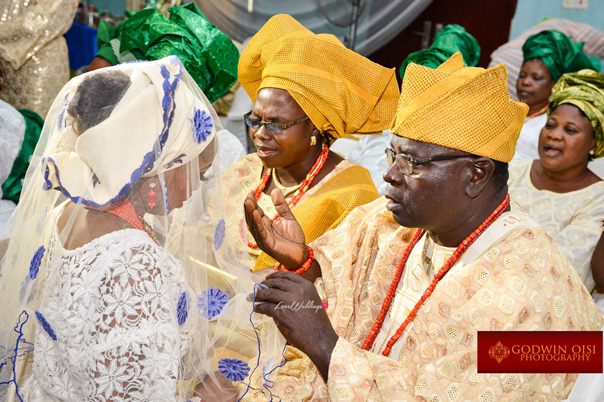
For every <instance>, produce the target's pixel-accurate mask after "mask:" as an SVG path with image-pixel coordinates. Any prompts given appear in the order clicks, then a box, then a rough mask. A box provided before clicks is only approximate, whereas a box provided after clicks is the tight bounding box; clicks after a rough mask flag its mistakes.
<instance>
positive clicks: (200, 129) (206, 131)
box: [193, 109, 214, 144]
mask: <svg viewBox="0 0 604 402" xmlns="http://www.w3.org/2000/svg"><path fill="white" fill-rule="evenodd" d="M212 128H214V122H213V121H212V117H211V116H210V115H208V114H207V113H206V111H205V110H199V109H195V112H194V113H193V138H195V142H197V143H198V144H201V141H205V140H207V139H208V136H209V135H210V134H212Z"/></svg>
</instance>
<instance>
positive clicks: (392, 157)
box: [386, 148, 475, 176]
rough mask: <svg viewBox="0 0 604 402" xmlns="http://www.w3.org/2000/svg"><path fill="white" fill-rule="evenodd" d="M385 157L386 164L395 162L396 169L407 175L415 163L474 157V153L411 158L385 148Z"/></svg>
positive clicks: (411, 172) (390, 164) (410, 172)
mask: <svg viewBox="0 0 604 402" xmlns="http://www.w3.org/2000/svg"><path fill="white" fill-rule="evenodd" d="M386 157H387V159H388V166H392V164H394V163H396V168H397V169H398V171H399V172H401V173H402V174H404V175H407V176H409V175H411V174H413V168H414V167H415V165H421V164H422V163H429V162H438V161H446V160H449V159H459V158H475V156H474V155H452V156H436V157H434V158H428V159H413V158H412V157H411V156H409V155H407V154H397V153H396V152H394V150H392V149H390V148H386Z"/></svg>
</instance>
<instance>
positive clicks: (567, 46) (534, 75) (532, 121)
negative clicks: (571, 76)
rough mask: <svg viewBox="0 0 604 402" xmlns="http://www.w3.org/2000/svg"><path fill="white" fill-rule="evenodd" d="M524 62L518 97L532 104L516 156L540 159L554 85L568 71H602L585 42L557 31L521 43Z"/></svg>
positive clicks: (537, 35) (519, 80)
mask: <svg viewBox="0 0 604 402" xmlns="http://www.w3.org/2000/svg"><path fill="white" fill-rule="evenodd" d="M522 52H523V56H524V62H523V64H522V67H521V68H520V73H519V74H518V81H517V82H516V92H517V94H518V99H519V100H520V101H521V102H525V103H526V104H527V105H528V106H529V112H528V116H527V118H526V121H525V122H524V126H523V127H522V131H521V132H520V137H519V138H518V143H517V144H516V154H515V155H514V158H515V159H539V152H538V150H537V143H538V139H539V133H540V132H541V129H542V128H543V126H544V125H545V121H546V120H547V113H546V112H547V105H548V103H549V98H550V95H551V91H552V88H553V87H554V85H555V83H556V81H558V79H559V78H560V77H561V76H562V74H565V73H571V72H576V71H579V70H582V69H591V70H595V71H600V60H599V59H598V58H597V57H595V56H594V57H592V58H589V57H588V56H587V55H586V54H585V53H584V52H583V43H577V42H573V40H572V39H571V38H570V37H568V36H566V35H564V34H563V33H561V32H558V31H554V30H547V31H541V32H539V33H537V34H535V35H532V36H530V37H529V38H528V39H527V40H526V42H525V43H524V45H523V46H522Z"/></svg>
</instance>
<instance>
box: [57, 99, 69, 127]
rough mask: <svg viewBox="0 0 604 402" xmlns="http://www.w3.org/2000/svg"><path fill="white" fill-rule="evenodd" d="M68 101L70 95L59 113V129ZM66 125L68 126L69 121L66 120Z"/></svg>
mask: <svg viewBox="0 0 604 402" xmlns="http://www.w3.org/2000/svg"><path fill="white" fill-rule="evenodd" d="M68 102H69V96H67V98H65V104H64V105H63V109H61V113H59V117H58V118H57V128H58V129H60V128H61V121H62V120H63V114H64V113H65V108H66V107H67V103H68ZM65 125H66V126H67V122H65Z"/></svg>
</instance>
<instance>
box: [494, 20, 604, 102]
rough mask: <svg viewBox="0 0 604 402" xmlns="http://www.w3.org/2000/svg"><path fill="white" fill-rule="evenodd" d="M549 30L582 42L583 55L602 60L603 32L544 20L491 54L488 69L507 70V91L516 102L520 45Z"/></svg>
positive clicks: (569, 23) (603, 57) (558, 21)
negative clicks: (500, 67)
mask: <svg viewBox="0 0 604 402" xmlns="http://www.w3.org/2000/svg"><path fill="white" fill-rule="evenodd" d="M549 29H553V30H556V31H559V32H562V33H563V34H564V35H568V36H570V37H571V38H572V40H573V41H575V42H583V43H584V46H583V51H584V52H585V53H587V54H590V55H592V56H598V58H599V59H604V32H602V31H598V30H597V29H595V28H594V27H592V26H590V25H587V24H581V23H579V22H575V21H570V20H565V19H562V18H545V19H543V20H542V21H540V22H539V23H538V24H537V25H535V26H533V27H531V28H529V29H527V30H526V31H524V32H523V33H521V34H520V35H519V36H518V37H517V38H516V39H514V40H511V41H509V42H506V43H504V44H503V45H501V46H499V47H498V48H497V49H495V51H493V53H491V61H490V62H489V68H490V67H495V66H496V65H498V64H501V63H503V64H505V66H506V68H507V70H508V90H509V91H510V97H511V98H512V99H514V100H518V95H517V94H516V81H518V74H519V73H520V68H521V67H522V63H523V62H524V57H523V55H522V45H524V42H526V40H527V39H528V37H529V36H531V35H534V34H536V33H539V32H541V31H547V30H549Z"/></svg>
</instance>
